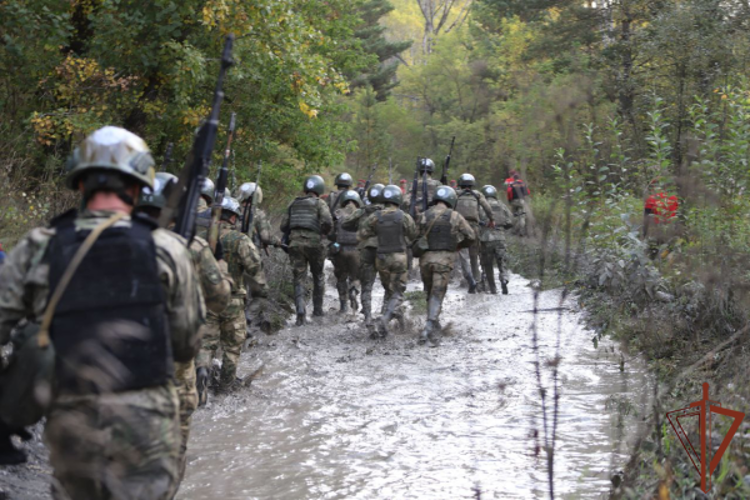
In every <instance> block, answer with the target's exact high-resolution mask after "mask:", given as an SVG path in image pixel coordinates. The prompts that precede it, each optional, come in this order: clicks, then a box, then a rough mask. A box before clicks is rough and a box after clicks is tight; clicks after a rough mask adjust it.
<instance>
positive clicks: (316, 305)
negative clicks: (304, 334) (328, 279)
mask: <svg viewBox="0 0 750 500" xmlns="http://www.w3.org/2000/svg"><path fill="white" fill-rule="evenodd" d="M323 279H324V278H323V276H320V277H317V276H314V277H313V316H324V315H325V313H324V312H323V294H325V288H324V286H325V285H324V284H323Z"/></svg>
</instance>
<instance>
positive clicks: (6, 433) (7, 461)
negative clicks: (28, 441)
mask: <svg viewBox="0 0 750 500" xmlns="http://www.w3.org/2000/svg"><path fill="white" fill-rule="evenodd" d="M11 434H13V433H12V432H11V431H10V429H8V428H7V426H5V424H2V423H0V465H18V464H22V463H25V462H26V453H25V452H23V451H22V450H19V449H18V448H16V447H15V446H14V445H13V441H11V439H10V436H11Z"/></svg>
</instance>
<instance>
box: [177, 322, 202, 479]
mask: <svg viewBox="0 0 750 500" xmlns="http://www.w3.org/2000/svg"><path fill="white" fill-rule="evenodd" d="M203 328H204V329H205V326H204V327H203ZM174 378H175V382H176V384H177V397H178V399H179V402H180V435H181V437H182V440H181V445H180V459H179V467H180V468H179V471H180V476H179V481H182V478H183V477H185V466H186V465H187V457H186V453H187V444H188V439H190V421H191V420H192V418H193V412H195V409H196V408H198V388H197V386H196V377H195V360H192V361H190V362H188V363H175V365H174Z"/></svg>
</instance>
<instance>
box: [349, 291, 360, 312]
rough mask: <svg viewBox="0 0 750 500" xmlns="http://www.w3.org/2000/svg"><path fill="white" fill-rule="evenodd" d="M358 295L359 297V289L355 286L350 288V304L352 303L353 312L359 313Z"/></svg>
mask: <svg viewBox="0 0 750 500" xmlns="http://www.w3.org/2000/svg"><path fill="white" fill-rule="evenodd" d="M357 295H359V290H357V287H355V286H353V287H351V288H349V302H350V303H351V306H352V311H353V312H357V309H359V302H358V301H357Z"/></svg>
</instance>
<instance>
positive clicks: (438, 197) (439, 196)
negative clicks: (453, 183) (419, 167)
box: [432, 186, 458, 208]
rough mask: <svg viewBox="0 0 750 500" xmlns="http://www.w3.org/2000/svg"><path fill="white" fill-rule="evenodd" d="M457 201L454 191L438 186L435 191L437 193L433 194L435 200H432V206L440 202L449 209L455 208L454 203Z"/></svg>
mask: <svg viewBox="0 0 750 500" xmlns="http://www.w3.org/2000/svg"><path fill="white" fill-rule="evenodd" d="M457 200H458V196H456V191H455V190H454V189H453V188H452V187H450V186H440V187H439V188H438V189H437V192H435V198H434V199H433V200H432V204H433V205H434V204H435V203H437V202H438V201H442V202H443V203H446V204H447V205H448V206H449V207H451V208H456V201H457Z"/></svg>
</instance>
